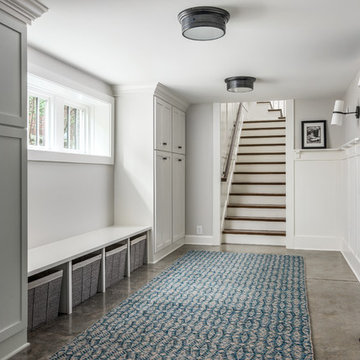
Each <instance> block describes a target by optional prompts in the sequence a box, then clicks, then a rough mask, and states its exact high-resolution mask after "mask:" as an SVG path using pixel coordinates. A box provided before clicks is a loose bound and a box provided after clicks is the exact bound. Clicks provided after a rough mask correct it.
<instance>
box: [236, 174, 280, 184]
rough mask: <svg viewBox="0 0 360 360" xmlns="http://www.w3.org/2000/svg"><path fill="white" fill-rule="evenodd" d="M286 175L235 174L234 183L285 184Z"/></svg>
mask: <svg viewBox="0 0 360 360" xmlns="http://www.w3.org/2000/svg"><path fill="white" fill-rule="evenodd" d="M285 180H286V175H285V174H234V176H233V181H258V182H264V181H270V182H272V181H275V182H285Z"/></svg>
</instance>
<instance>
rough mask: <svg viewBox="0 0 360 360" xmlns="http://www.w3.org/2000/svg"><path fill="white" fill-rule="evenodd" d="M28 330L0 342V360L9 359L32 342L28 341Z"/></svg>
mask: <svg viewBox="0 0 360 360" xmlns="http://www.w3.org/2000/svg"><path fill="white" fill-rule="evenodd" d="M26 337H27V331H26V329H24V330H23V331H21V332H19V333H17V334H15V335H13V336H11V337H9V338H8V339H6V340H4V341H3V342H1V343H0V360H8V359H11V358H12V357H13V356H15V355H16V354H18V353H19V352H20V351H23V350H24V349H26V348H27V347H28V346H30V343H28V342H27V339H26Z"/></svg>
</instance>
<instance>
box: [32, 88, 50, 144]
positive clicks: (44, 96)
mask: <svg viewBox="0 0 360 360" xmlns="http://www.w3.org/2000/svg"><path fill="white" fill-rule="evenodd" d="M30 96H33V97H37V98H41V99H43V100H46V101H47V108H46V116H45V145H30V144H29V128H28V127H29V112H27V114H26V116H27V119H26V124H27V128H28V134H27V142H28V149H34V150H47V149H49V148H50V147H51V142H52V139H51V127H52V118H53V116H52V115H51V114H52V105H53V101H52V99H51V96H49V94H45V93H43V92H41V91H38V90H33V89H29V93H28V97H27V102H28V108H29V97H30Z"/></svg>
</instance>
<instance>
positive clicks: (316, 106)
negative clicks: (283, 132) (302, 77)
mask: <svg viewBox="0 0 360 360" xmlns="http://www.w3.org/2000/svg"><path fill="white" fill-rule="evenodd" d="M334 103H335V99H296V100H295V129H294V133H295V149H300V148H301V121H303V120H326V121H327V124H326V127H327V134H326V135H327V147H328V148H337V147H339V146H340V145H342V144H343V143H344V127H338V126H331V125H330V123H331V116H332V111H333V108H334Z"/></svg>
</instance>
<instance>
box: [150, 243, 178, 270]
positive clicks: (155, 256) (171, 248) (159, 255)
mask: <svg viewBox="0 0 360 360" xmlns="http://www.w3.org/2000/svg"><path fill="white" fill-rule="evenodd" d="M183 245H184V238H182V239H180V240H178V241H176V242H174V243H173V244H171V245H169V246H168V247H166V248H164V249H162V250H160V251H158V252H156V253H155V254H153V256H152V258H150V260H149V264H156V263H157V262H159V261H160V260H161V259H163V258H164V257H166V256H168V255H169V254H171V253H172V252H174V251H175V250H177V249H178V248H180V247H181V246H183Z"/></svg>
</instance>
